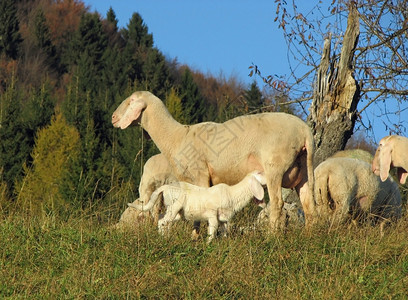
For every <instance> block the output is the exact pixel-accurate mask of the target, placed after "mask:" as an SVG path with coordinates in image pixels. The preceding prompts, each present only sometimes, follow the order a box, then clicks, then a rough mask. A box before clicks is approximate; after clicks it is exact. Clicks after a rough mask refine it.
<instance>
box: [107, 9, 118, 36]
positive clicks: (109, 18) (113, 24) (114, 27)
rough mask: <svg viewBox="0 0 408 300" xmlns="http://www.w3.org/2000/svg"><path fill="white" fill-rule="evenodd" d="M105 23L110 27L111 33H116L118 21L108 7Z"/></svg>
mask: <svg viewBox="0 0 408 300" xmlns="http://www.w3.org/2000/svg"><path fill="white" fill-rule="evenodd" d="M106 21H107V22H108V24H110V25H111V27H112V31H113V32H117V31H118V20H117V19H116V14H115V11H114V10H113V8H112V6H111V7H109V10H108V12H107V13H106Z"/></svg>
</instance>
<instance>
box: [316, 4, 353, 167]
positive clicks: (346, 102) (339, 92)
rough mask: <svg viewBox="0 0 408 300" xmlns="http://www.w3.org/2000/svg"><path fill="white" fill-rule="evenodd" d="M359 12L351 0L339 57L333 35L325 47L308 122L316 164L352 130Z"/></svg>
mask: <svg viewBox="0 0 408 300" xmlns="http://www.w3.org/2000/svg"><path fill="white" fill-rule="evenodd" d="M359 33H360V30H359V16H358V12H357V9H356V7H355V4H354V3H353V2H351V4H350V12H349V16H348V20H347V29H346V32H345V35H344V38H343V47H342V50H341V54H340V58H339V59H338V61H337V60H336V58H335V57H334V56H331V53H330V52H331V49H330V48H331V36H330V35H329V36H328V37H327V38H326V40H325V42H324V48H323V54H322V58H321V62H320V67H319V70H318V74H317V78H316V84H315V89H314V95H313V102H312V105H311V107H310V115H309V117H308V123H309V125H310V127H311V128H312V132H313V135H314V139H315V155H314V164H315V166H317V165H318V164H319V163H321V162H322V161H323V160H325V159H326V158H327V157H329V156H331V155H333V154H334V153H335V152H337V151H339V150H342V149H344V147H345V146H346V143H347V141H348V139H349V138H350V137H351V135H352V134H353V129H354V124H355V120H356V110H357V104H358V102H359V100H360V87H359V85H358V83H357V81H356V80H355V79H354V77H353V58H354V52H355V49H356V45H357V42H358V36H359Z"/></svg>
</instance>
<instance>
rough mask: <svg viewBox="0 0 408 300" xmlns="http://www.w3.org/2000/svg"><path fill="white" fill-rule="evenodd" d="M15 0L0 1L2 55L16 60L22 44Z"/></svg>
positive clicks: (0, 47)
mask: <svg viewBox="0 0 408 300" xmlns="http://www.w3.org/2000/svg"><path fill="white" fill-rule="evenodd" d="M19 28H20V26H19V21H18V19H17V7H16V2H15V1H14V0H2V1H0V54H2V53H4V54H5V55H6V56H7V57H9V58H11V59H16V58H17V56H18V54H19V51H20V50H19V49H20V45H21V42H22V38H21V34H20V32H19Z"/></svg>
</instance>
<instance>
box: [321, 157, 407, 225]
mask: <svg viewBox="0 0 408 300" xmlns="http://www.w3.org/2000/svg"><path fill="white" fill-rule="evenodd" d="M314 175H315V197H316V204H317V210H318V212H319V215H320V216H321V218H322V219H328V220H330V222H331V223H334V224H340V223H343V222H345V221H346V220H347V219H348V218H349V217H350V216H351V217H352V219H358V218H360V217H363V216H369V217H374V218H375V219H377V220H380V222H382V223H384V221H389V220H395V219H398V218H400V217H401V195H400V192H399V189H398V185H397V184H396V183H395V182H394V181H393V180H392V178H391V177H388V178H387V180H386V181H384V182H382V181H381V180H380V179H379V178H378V177H377V176H375V175H374V174H373V173H372V171H371V166H370V164H369V163H367V162H365V161H362V160H360V159H354V158H348V157H332V158H328V159H327V160H325V161H323V162H322V163H321V164H319V165H318V166H317V168H316V169H315V174H314Z"/></svg>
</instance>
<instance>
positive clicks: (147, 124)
mask: <svg viewBox="0 0 408 300" xmlns="http://www.w3.org/2000/svg"><path fill="white" fill-rule="evenodd" d="M141 125H142V127H143V128H144V129H145V130H146V131H147V132H148V133H149V135H150V137H151V138H152V140H153V141H154V143H155V144H156V146H157V148H159V150H160V152H161V153H163V154H165V155H166V154H168V153H169V152H171V151H172V150H171V149H175V148H177V146H178V144H179V143H181V141H183V139H184V137H185V136H186V133H187V127H186V126H184V125H182V124H180V123H179V122H177V121H176V120H174V119H173V117H172V116H171V115H170V113H169V112H168V111H167V109H166V108H165V106H164V105H163V104H161V103H160V104H153V105H149V106H148V107H147V108H146V110H145V111H144V116H143V118H142V122H141Z"/></svg>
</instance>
